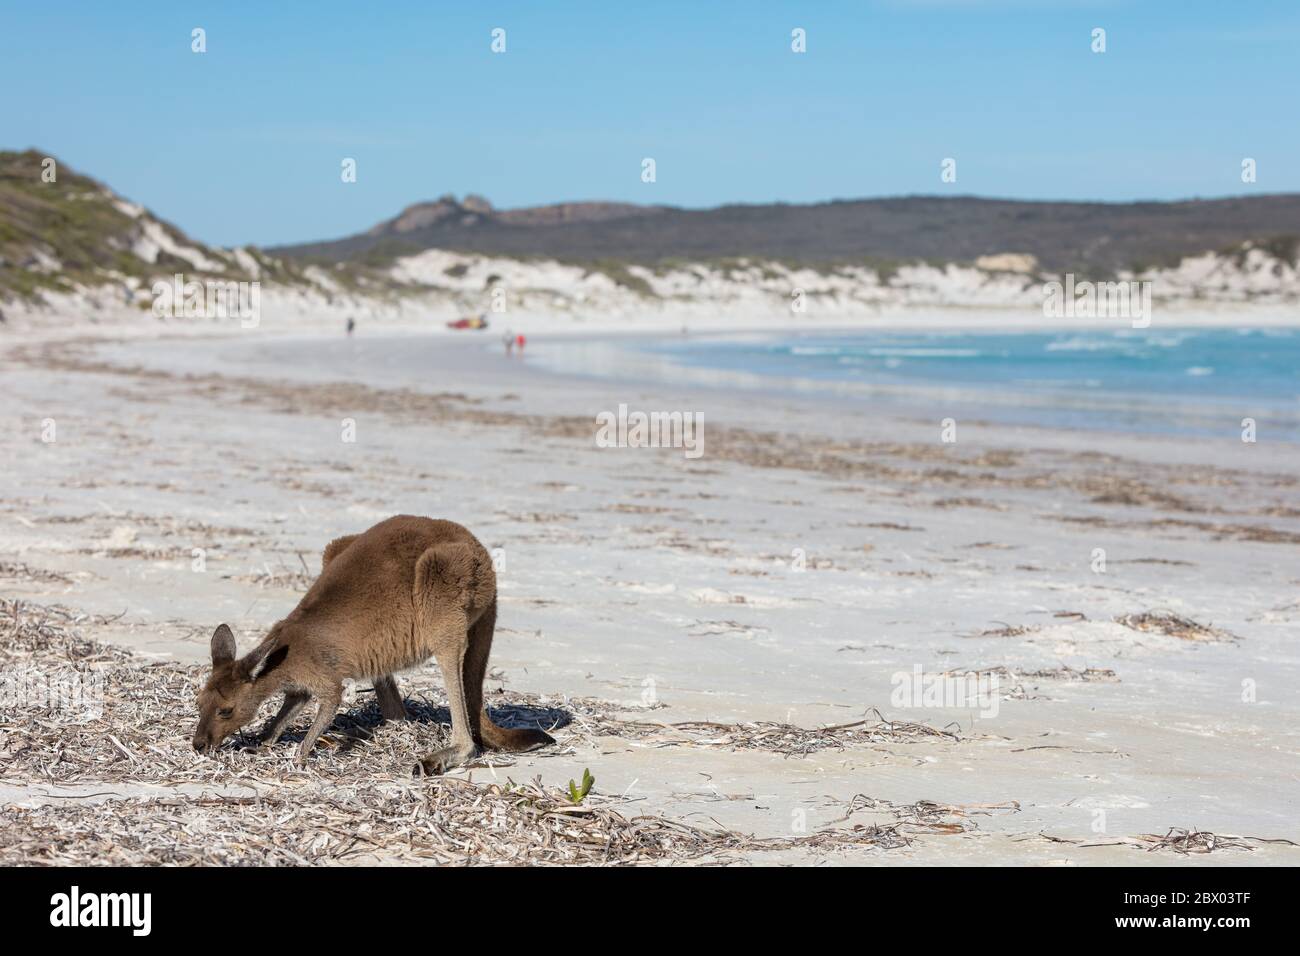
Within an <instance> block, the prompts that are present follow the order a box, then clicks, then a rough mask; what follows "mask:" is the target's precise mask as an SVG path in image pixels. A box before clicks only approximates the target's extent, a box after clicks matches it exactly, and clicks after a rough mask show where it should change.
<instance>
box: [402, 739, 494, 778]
mask: <svg viewBox="0 0 1300 956" xmlns="http://www.w3.org/2000/svg"><path fill="white" fill-rule="evenodd" d="M478 755H479V749H478V748H477V747H473V746H471V747H455V746H452V747H443V748H442V749H441V750H434V751H431V752H430V753H427V754H425V755H424V756H423V757H421V758H420V762H419V763H417V764H416V765H415V775H416V776H417V777H421V776H423V777H436V776H438V775H439V774H444V773H446V772H447V771H448V770H453V769H455V768H456V767H461V766H464V765H465V764H467V763H469V762H470V761H471V760H473V759H474V758H475V757H477V756H478Z"/></svg>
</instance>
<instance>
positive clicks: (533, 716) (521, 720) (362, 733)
mask: <svg viewBox="0 0 1300 956" xmlns="http://www.w3.org/2000/svg"><path fill="white" fill-rule="evenodd" d="M404 702H405V704H406V719H407V721H408V722H410V723H413V724H420V725H424V726H428V727H431V728H436V729H437V732H438V733H440V734H446V733H450V732H451V709H450V708H448V707H447V706H445V705H434V704H431V703H429V702H428V701H426V700H421V699H420V698H418V697H407V698H405V699H404ZM487 712H488V717H489V718H491V720H492V722H493V723H494V724H496V725H497V726H498V727H505V728H508V729H514V728H524V727H530V728H534V729H537V730H545V731H548V732H549V731H552V730H556V729H559V728H561V727H567V726H568V725H569V724H571V723H573V714H572V713H571V712H570V711H568V710H565V709H564V708H562V707H535V706H532V705H530V704H509V703H504V702H503V703H497V704H489V705H488V707H487ZM388 722H389V721H388V720H387V718H385V717H384V715H383V713H381V712H380V710H379V702H378V701H377V700H375V699H374V698H373V696H371V698H370V699H369V700H367V701H365V702H364V703H360V704H354V705H353V706H352V707H351V708H350V709H346V710H344V709H340V710H339V712H338V713H337V714H335V715H334V720H333V721H331V723H330V725H329V726H328V727H327V728H326V732H327V733H329V732H331V731H332V732H334V733H340V732H341V734H342V735H343V738H344V739H343V740H342V741H340V742H339V751H340V752H343V751H347V750H351V749H352V748H353V747H355V746H356V745H357V744H359V743H365V742H366V741H367V740H369V739H370V738H371V737H372V736H374V735H375V733H376V732H377V731H378V730H379V728H380V727H381V726H383V725H384V724H385V723H388ZM298 724H299V725H298V726H295V727H291V728H288V729H286V730H285V732H284V733H283V734H281V735H280V741H279V744H278V745H277V746H280V745H284V744H289V743H293V744H297V743H301V742H302V739H303V737H305V736H306V735H307V728H306V726H303V725H302V724H301V721H299V722H298ZM241 736H243V737H245V738H247V739H246V740H245V741H244V745H245V746H254V745H255V743H256V741H255V738H254V737H253V736H252V735H250V734H243V735H241Z"/></svg>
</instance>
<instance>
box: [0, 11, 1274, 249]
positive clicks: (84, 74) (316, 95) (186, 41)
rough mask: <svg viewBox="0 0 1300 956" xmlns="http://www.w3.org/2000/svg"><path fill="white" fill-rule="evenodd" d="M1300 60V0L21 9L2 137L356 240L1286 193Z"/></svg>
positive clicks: (184, 212)
mask: <svg viewBox="0 0 1300 956" xmlns="http://www.w3.org/2000/svg"><path fill="white" fill-rule="evenodd" d="M194 27H203V28H204V29H205V30H206V31H207V43H208V52H207V53H204V54H195V53H192V52H191V51H190V32H191V30H192V29H193V28H194ZM495 27H501V28H504V29H505V30H506V44H507V51H506V53H504V54H493V53H492V52H491V49H490V43H491V31H492V30H493V28H495ZM795 27H802V28H804V29H805V30H806V31H807V47H808V50H807V52H806V53H804V54H794V53H792V52H791V50H790V31H791V30H792V29H793V28H795ZM1095 27H1102V28H1104V29H1105V30H1106V45H1107V50H1106V52H1105V53H1103V54H1095V53H1093V52H1092V51H1091V49H1090V43H1091V32H1092V30H1093V28H1095ZM1298 50H1300V3H1295V2H1268V0H1253V2H1247V0H1145V2H1144V0H1094V2H1086V0H1078V2H1069V0H1060V2H1052V0H1038V2H1031V0H1004V2H997V0H881V2H870V0H858V2H853V0H846V2H833V0H823V2H817V3H815V4H814V3H786V2H764V0H749V2H727V0H717V2H706V0H696V2H675V0H656V2H647V3H638V2H632V0H605V2H564V0H547V2H539V0H530V2H518V3H493V2H471V0H462V2H437V0H423V2H390V3H380V2H369V3H367V2H353V3H336V2H330V0H317V2H311V3H306V2H303V3H292V2H285V3H269V2H264V3H256V2H251V0H222V2H208V3H185V2H175V0H173V2H167V3H162V2H159V3H153V2H133V3H106V2H103V0H95V2H77V0H64V2H61V3H59V4H54V5H51V4H37V3H25V2H24V3H18V2H13V0H0V148H8V149H21V148H27V147H29V146H30V147H36V148H39V149H41V150H43V151H45V152H47V153H49V154H51V155H55V156H58V157H59V158H60V159H61V160H62V161H64V162H66V163H68V164H70V165H71V166H72V167H74V168H75V169H77V170H79V171H81V172H85V173H87V174H89V175H92V176H94V177H95V178H97V179H100V180H102V181H104V182H106V183H108V184H109V185H110V186H112V187H113V188H114V189H116V190H117V191H119V192H120V193H122V194H124V195H126V196H128V197H129V198H131V199H133V200H135V201H138V202H142V203H144V204H145V205H147V206H149V207H150V208H151V209H153V210H154V211H155V212H156V213H158V214H159V215H161V216H163V217H164V218H166V219H168V220H170V221H172V222H173V223H175V224H176V225H178V226H180V227H181V228H182V229H184V230H186V231H187V232H189V233H190V234H191V235H193V236H195V237H197V238H199V239H202V240H204V241H207V242H210V243H220V244H236V243H247V242H255V243H259V244H262V245H272V244H275V243H280V242H293V241H305V240H312V239H326V238H333V237H337V236H341V235H345V234H348V233H352V232H356V231H358V230H361V229H364V228H367V227H369V226H371V225H373V224H374V223H375V222H377V221H378V220H380V219H382V218H386V217H388V216H391V215H394V214H395V213H397V212H398V211H399V210H400V209H401V208H402V207H404V206H406V205H408V204H409V203H411V202H415V201H418V200H421V199H429V198H434V197H437V196H439V195H442V194H444V193H455V194H457V195H461V194H464V193H468V192H475V193H479V194H482V195H484V196H486V197H487V198H489V199H490V200H491V201H492V202H494V203H495V204H496V205H498V206H502V207H511V206H521V205H532V204H538V203H547V202H558V201H563V200H576V199H617V200H627V201H634V202H656V203H670V204H676V205H683V206H692V207H702V206H713V205H719V204H722V203H728V202H772V201H778V200H780V201H788V202H811V201H819V200H827V199H834V198H858V197H867V196H887V195H901V194H914V193H929V194H934V193H940V194H942V193H954V194H955V193H960V194H967V195H981V196H1004V197H1012V198H1026V199H1048V198H1060V199H1100V200H1124V199H1135V198H1152V199H1169V198H1182V197H1188V196H1224V195H1235V194H1241V193H1246V192H1250V191H1259V192H1289V191H1300V122H1297V103H1298V102H1300V96H1298V95H1297V94H1298V93H1300V70H1297V68H1296V57H1297V51H1298ZM647 156H648V157H653V158H654V159H655V161H656V164H657V181H656V182H655V183H653V184H647V183H643V182H642V181H641V175H640V174H641V160H642V159H643V158H644V157H647ZM345 157H352V158H355V159H356V160H357V164H358V165H357V171H358V177H357V182H356V183H350V184H344V183H342V182H341V180H340V175H339V173H340V163H341V161H342V160H343V158H345ZM945 157H953V158H955V159H956V160H957V182H956V183H953V184H944V183H942V182H941V181H940V176H939V173H940V163H941V161H942V160H943V159H944V158H945ZM1243 157H1252V158H1254V159H1255V160H1256V161H1257V163H1258V177H1259V178H1258V183H1257V184H1255V185H1253V186H1249V185H1244V184H1243V183H1242V182H1241V177H1240V169H1241V160H1242V158H1243Z"/></svg>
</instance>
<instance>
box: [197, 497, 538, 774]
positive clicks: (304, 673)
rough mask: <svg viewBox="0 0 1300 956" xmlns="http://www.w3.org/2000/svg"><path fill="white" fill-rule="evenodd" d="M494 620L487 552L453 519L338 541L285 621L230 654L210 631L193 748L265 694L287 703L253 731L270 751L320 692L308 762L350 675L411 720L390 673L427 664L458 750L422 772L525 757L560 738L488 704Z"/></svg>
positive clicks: (226, 729) (434, 758)
mask: <svg viewBox="0 0 1300 956" xmlns="http://www.w3.org/2000/svg"><path fill="white" fill-rule="evenodd" d="M496 616H497V585H496V574H495V572H494V571H493V570H492V561H491V558H490V557H489V555H488V553H487V550H486V549H485V548H484V547H483V545H482V544H480V543H479V541H478V539H477V538H475V537H474V536H473V535H472V534H470V532H469V531H468V530H466V529H465V528H463V527H461V526H460V525H458V524H455V523H454V522H451V521H442V520H434V519H432V518H417V517H413V516H411V515H397V516H396V517H393V518H389V519H388V520H386V521H381V522H380V523H379V524H377V525H375V526H374V527H373V528H371V529H370V530H368V531H365V532H362V533H361V534H352V535H347V536H346V537H343V538H338V539H336V540H334V541H331V542H330V543H329V544H328V545H326V546H325V552H324V554H323V555H322V556H321V573H320V576H319V577H318V578H317V579H316V581H315V582H314V583H313V584H312V586H311V588H310V589H309V590H308V591H307V593H306V594H304V595H303V597H302V600H301V601H299V602H298V606H297V607H296V608H294V609H293V611H292V612H290V614H289V616H288V617H286V618H284V619H283V620H282V621H279V622H277V623H276V624H275V625H273V626H272V627H271V630H270V631H269V632H268V633H267V635H266V637H265V638H263V640H262V642H261V643H260V644H258V645H257V647H255V648H254V649H253V650H251V651H249V652H248V653H247V654H245V655H244V656H243V657H240V658H236V656H235V636H234V634H233V633H231V630H230V628H229V627H227V626H226V625H225V624H222V625H220V626H219V627H218V628H217V629H216V631H215V632H214V633H213V635H212V676H211V677H210V678H209V679H208V682H207V684H206V685H204V687H203V689H202V690H201V691H199V698H198V706H199V723H198V727H197V729H196V730H195V732H194V749H195V750H199V751H202V752H206V753H211V752H212V751H213V750H215V749H216V748H217V747H219V746H220V745H221V743H222V742H223V741H224V740H225V739H226V738H227V737H229V736H230V735H231V734H233V733H235V732H237V731H238V730H240V729H241V728H242V727H244V726H246V725H247V724H248V723H249V722H250V721H251V720H252V719H253V718H254V717H255V716H257V711H258V709H259V708H260V707H261V705H262V703H263V702H264V701H266V700H267V698H269V697H271V696H273V695H275V694H279V693H283V694H284V704H283V706H281V708H280V711H279V713H277V714H276V715H275V716H274V717H272V718H271V719H270V720H269V721H267V723H266V724H265V726H263V728H262V729H261V731H260V732H259V734H258V738H259V743H260V744H274V743H275V742H276V741H278V740H279V739H280V734H281V733H282V732H283V731H284V729H285V727H286V725H287V724H288V723H289V721H291V720H292V719H293V718H294V716H295V715H296V714H297V713H298V711H299V710H301V709H302V707H303V706H304V705H305V704H306V703H307V702H308V701H309V700H311V698H312V697H315V698H316V699H317V700H318V701H319V709H318V710H317V711H316V719H315V720H313V721H312V725H311V729H310V730H308V731H307V736H306V737H304V738H303V741H302V745H301V747H299V749H298V760H299V762H301V761H303V760H305V759H306V758H307V755H308V754H309V753H311V750H312V747H313V746H314V745H315V743H316V740H317V738H318V737H320V735H321V733H322V732H323V731H324V730H325V728H326V727H328V726H329V725H330V722H331V721H332V720H333V719H334V715H335V714H336V713H337V712H338V708H339V704H340V703H341V702H342V700H343V681H344V680H345V679H347V678H353V679H362V680H370V681H371V682H372V683H373V684H374V688H375V696H376V697H377V698H378V700H379V708H380V712H381V713H382V714H383V716H384V717H385V718H386V719H389V720H402V719H405V718H406V716H407V714H406V706H405V704H404V703H403V702H402V697H401V694H400V692H399V691H398V689H397V681H396V679H395V678H394V677H393V674H394V672H396V671H401V670H405V669H407V668H411V667H415V666H416V665H418V664H421V663H423V662H424V661H427V660H428V659H429V658H430V657H432V658H434V659H435V660H436V661H437V662H438V669H439V670H441V671H442V675H443V680H444V682H445V683H446V686H447V697H448V699H449V701H450V705H451V737H452V739H451V745H450V746H448V747H444V748H442V749H441V750H436V751H433V752H431V753H428V754H426V755H425V756H424V757H422V758H421V760H420V762H419V763H418V764H417V765H416V767H415V770H416V772H417V773H419V772H423V773H425V774H440V773H443V772H445V771H446V770H449V769H451V768H452V767H456V766H460V765H462V764H465V763H467V762H469V761H470V760H473V759H474V758H475V757H477V756H478V755H479V753H480V752H481V751H482V750H508V751H524V750H531V749H532V748H534V747H540V746H544V745H546V744H551V743H554V742H555V741H554V740H553V739H552V737H551V736H550V735H549V734H547V733H545V732H544V731H541V730H535V729H507V728H504V727H498V726H497V725H496V724H494V723H493V722H492V720H491V718H489V717H488V714H487V710H486V708H484V706H483V678H484V676H485V675H486V673H487V661H488V652H489V651H490V650H491V648H492V632H493V629H494V627H495V625H496Z"/></svg>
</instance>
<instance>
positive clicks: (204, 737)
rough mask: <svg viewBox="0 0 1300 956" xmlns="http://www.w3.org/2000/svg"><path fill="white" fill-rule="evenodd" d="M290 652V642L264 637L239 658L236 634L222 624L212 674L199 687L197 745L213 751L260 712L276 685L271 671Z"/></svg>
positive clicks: (214, 648)
mask: <svg viewBox="0 0 1300 956" xmlns="http://www.w3.org/2000/svg"><path fill="white" fill-rule="evenodd" d="M288 653H289V648H288V646H287V645H283V644H281V645H279V646H276V645H275V642H273V641H263V642H262V643H261V644H260V645H259V646H258V647H257V648H255V649H254V650H252V651H250V652H249V653H248V654H246V655H244V657H242V658H239V659H236V658H235V635H234V634H232V633H231V631H230V628H229V627H227V626H226V625H225V624H222V625H221V626H220V627H218V628H217V629H216V631H214V632H213V634H212V676H211V677H209V678H208V682H207V683H206V684H204V685H203V689H202V690H201V691H199V725H198V727H197V728H196V729H195V731H194V749H195V750H200V751H203V752H204V753H211V752H212V751H213V750H216V749H217V748H218V747H220V746H221V744H222V742H223V741H225V739H226V738H227V737H229V736H230V735H231V734H233V733H236V732H237V731H238V730H239V729H240V728H242V727H243V726H245V725H246V724H247V723H248V722H249V721H251V720H252V719H253V718H254V717H256V716H257V711H258V708H259V707H261V706H262V701H264V700H266V698H267V697H268V696H270V694H271V693H272V691H273V690H274V688H272V687H271V686H269V684H270V682H269V681H268V677H269V675H270V674H271V673H272V672H273V671H274V670H275V669H276V668H277V667H279V666H280V665H281V664H283V663H284V659H285V657H286V656H287V655H288Z"/></svg>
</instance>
